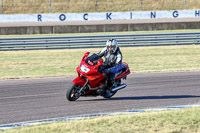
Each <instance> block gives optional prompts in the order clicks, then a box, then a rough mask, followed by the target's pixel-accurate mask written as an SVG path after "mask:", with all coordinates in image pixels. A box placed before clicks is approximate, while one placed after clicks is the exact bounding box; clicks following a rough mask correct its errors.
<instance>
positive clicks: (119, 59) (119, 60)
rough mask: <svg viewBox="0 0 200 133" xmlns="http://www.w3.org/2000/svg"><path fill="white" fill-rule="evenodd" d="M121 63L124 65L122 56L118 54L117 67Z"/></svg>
mask: <svg viewBox="0 0 200 133" xmlns="http://www.w3.org/2000/svg"><path fill="white" fill-rule="evenodd" d="M121 63H122V54H120V53H118V54H117V59H116V65H119V64H121Z"/></svg>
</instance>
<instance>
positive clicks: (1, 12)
mask: <svg viewBox="0 0 200 133" xmlns="http://www.w3.org/2000/svg"><path fill="white" fill-rule="evenodd" d="M1 14H3V0H1Z"/></svg>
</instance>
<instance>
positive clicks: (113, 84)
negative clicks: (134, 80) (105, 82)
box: [111, 79, 117, 88]
mask: <svg viewBox="0 0 200 133" xmlns="http://www.w3.org/2000/svg"><path fill="white" fill-rule="evenodd" d="M111 85H112V86H111V88H116V87H117V82H116V81H115V79H113V80H111Z"/></svg>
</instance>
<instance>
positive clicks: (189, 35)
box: [0, 32, 200, 51]
mask: <svg viewBox="0 0 200 133" xmlns="http://www.w3.org/2000/svg"><path fill="white" fill-rule="evenodd" d="M110 38H114V39H117V40H118V44H119V46H120V47H142V46H170V45H199V44H200V32H180V33H150V34H144V33H141V34H112V35H84V36H48V37H12V38H0V51H11V50H42V49H80V48H102V47H105V43H106V40H108V39H110Z"/></svg>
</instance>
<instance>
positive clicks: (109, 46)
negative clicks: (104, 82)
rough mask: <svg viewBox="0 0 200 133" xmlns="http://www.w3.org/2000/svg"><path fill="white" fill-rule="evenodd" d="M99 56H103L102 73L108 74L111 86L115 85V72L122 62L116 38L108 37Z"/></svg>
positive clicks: (119, 68) (118, 69)
mask: <svg viewBox="0 0 200 133" xmlns="http://www.w3.org/2000/svg"><path fill="white" fill-rule="evenodd" d="M98 56H99V57H103V56H104V57H105V61H104V67H105V69H104V71H103V72H104V73H106V74H108V76H109V82H110V84H111V85H112V88H114V87H117V85H116V83H115V76H116V73H117V72H119V71H120V70H121V69H122V68H121V64H122V53H121V51H120V49H119V46H118V43H117V40H115V39H109V40H108V41H107V42H106V47H105V48H103V49H102V50H101V51H100V52H99V53H98Z"/></svg>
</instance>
